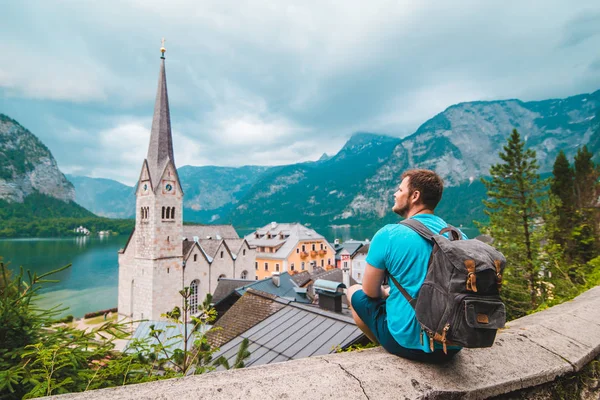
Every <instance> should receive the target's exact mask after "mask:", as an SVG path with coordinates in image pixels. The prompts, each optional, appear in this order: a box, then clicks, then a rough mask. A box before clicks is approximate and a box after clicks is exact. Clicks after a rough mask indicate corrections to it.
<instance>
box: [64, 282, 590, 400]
mask: <svg viewBox="0 0 600 400" xmlns="http://www.w3.org/2000/svg"><path fill="white" fill-rule="evenodd" d="M599 308H600V287H595V288H593V289H590V290H589V291H587V292H585V293H584V294H582V295H580V296H579V297H577V298H576V299H574V300H572V301H569V302H566V303H563V304H560V305H557V306H554V307H552V308H550V309H547V310H545V311H541V312H538V313H536V314H532V315H528V316H526V317H523V318H520V319H518V320H515V321H511V322H509V323H508V326H507V327H506V329H503V330H501V331H500V332H499V333H498V335H497V337H496V342H495V345H494V346H493V347H490V348H486V349H464V350H462V351H461V352H460V353H459V354H458V355H457V356H456V357H455V358H454V360H453V361H451V362H450V363H448V364H445V365H440V366H436V365H428V364H423V363H418V362H414V361H409V360H405V359H402V358H399V357H395V356H393V355H390V354H387V353H386V352H385V351H384V350H382V349H381V348H376V349H369V350H363V351H354V352H349V353H341V354H330V355H325V356H316V357H310V358H305V359H301V360H293V361H289V362H285V363H279V364H274V365H262V366H257V367H252V368H244V369H239V370H231V371H223V372H215V373H210V374H203V375H196V376H189V377H186V378H180V379H169V380H166V381H158V382H151V383H145V384H140V385H130V386H121V387H116V388H110V389H102V390H95V391H89V392H83V393H74V394H69V395H64V396H57V397H58V398H60V399H102V400H115V399H133V398H135V399H155V398H161V399H185V398H205V399H217V400H219V399H232V398H244V399H249V400H252V399H259V400H266V399H289V398H297V397H302V398H303V399H323V398H336V399H337V398H344V399H397V398H401V399H433V398H435V399H458V398H461V399H482V398H488V397H493V396H498V395H502V394H507V393H511V392H514V391H516V390H521V389H524V388H531V387H536V386H539V385H543V384H546V383H548V382H552V381H554V380H555V379H556V378H557V377H565V376H567V375H568V374H572V373H575V372H579V371H581V369H582V368H583V367H584V366H585V365H587V364H588V363H590V362H591V361H592V360H594V359H595V358H596V357H598V356H599V354H600V313H598V312H597V310H598V309H599ZM511 398H521V397H519V396H514V395H511Z"/></svg>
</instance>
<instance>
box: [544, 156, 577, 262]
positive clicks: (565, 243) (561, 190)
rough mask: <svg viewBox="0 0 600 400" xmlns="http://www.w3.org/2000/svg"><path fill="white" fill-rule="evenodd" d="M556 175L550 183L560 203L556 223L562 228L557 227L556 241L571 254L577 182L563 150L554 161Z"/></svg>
mask: <svg viewBox="0 0 600 400" xmlns="http://www.w3.org/2000/svg"><path fill="white" fill-rule="evenodd" d="M552 174H553V175H554V177H553V178H552V181H551V183H550V193H551V194H552V195H554V196H555V197H556V198H557V199H558V200H560V204H558V205H557V206H556V208H555V212H556V213H557V215H556V217H557V218H556V224H557V226H558V227H560V228H561V229H556V230H555V231H554V232H553V233H554V235H553V236H554V237H553V239H554V242H555V243H557V244H559V245H560V246H561V247H562V248H563V249H564V250H565V251H566V253H567V256H568V257H569V256H571V254H570V253H571V251H570V250H571V247H572V243H571V242H570V239H571V227H572V226H573V220H574V212H575V186H574V185H575V182H574V178H575V177H574V172H573V169H572V168H571V165H570V164H569V160H567V156H565V153H564V152H563V151H562V150H561V151H560V152H559V153H558V156H557V157H556V161H554V168H553V170H552Z"/></svg>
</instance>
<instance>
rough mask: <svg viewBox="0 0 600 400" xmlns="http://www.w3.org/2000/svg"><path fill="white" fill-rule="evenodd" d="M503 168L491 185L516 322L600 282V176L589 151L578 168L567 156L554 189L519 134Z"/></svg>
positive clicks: (507, 296)
mask: <svg viewBox="0 0 600 400" xmlns="http://www.w3.org/2000/svg"><path fill="white" fill-rule="evenodd" d="M500 157H501V159H502V160H503V163H501V164H498V165H494V166H492V168H491V170H490V174H491V175H492V179H491V181H486V180H484V184H485V185H486V187H487V188H488V200H485V201H484V204H485V206H486V214H488V215H489V218H490V223H489V225H483V224H481V228H482V230H484V231H486V232H487V233H489V234H491V235H492V236H493V237H494V239H495V240H496V241H495V245H496V246H497V247H498V248H499V250H501V251H502V252H503V253H504V254H505V256H506V258H507V260H508V266H507V269H506V271H505V281H504V286H503V292H504V296H503V297H504V300H505V302H506V304H507V307H508V314H509V317H510V318H515V317H519V316H521V315H524V314H526V313H529V312H532V311H537V310H540V309H544V308H547V307H550V306H552V305H554V304H558V303H560V302H562V301H565V300H568V299H571V298H573V297H575V296H577V295H578V294H579V293H581V292H582V291H584V290H586V289H589V288H590V287H592V286H595V285H598V284H600V257H598V256H599V253H600V252H599V246H598V243H597V236H598V235H597V231H598V226H599V222H600V220H599V218H598V196H599V195H600V190H599V183H598V179H599V178H600V172H599V170H598V168H597V166H596V165H594V163H593V161H592V160H593V156H592V154H591V153H590V152H589V151H587V149H586V148H585V146H584V147H583V148H582V149H579V151H578V152H577V155H576V156H575V165H574V167H571V165H570V163H569V161H568V159H567V157H566V156H565V154H564V153H563V152H562V151H561V152H560V153H559V154H558V156H557V158H556V161H555V163H554V168H553V177H552V178H551V179H550V180H549V183H550V184H549V191H548V193H547V196H546V193H545V186H546V181H545V180H542V179H540V178H539V175H537V164H536V162H535V153H534V152H532V151H531V150H526V149H525V144H524V142H522V141H521V140H520V136H519V135H518V133H517V132H516V131H513V133H512V135H511V137H510V138H509V140H508V144H507V146H505V147H504V152H501V153H500Z"/></svg>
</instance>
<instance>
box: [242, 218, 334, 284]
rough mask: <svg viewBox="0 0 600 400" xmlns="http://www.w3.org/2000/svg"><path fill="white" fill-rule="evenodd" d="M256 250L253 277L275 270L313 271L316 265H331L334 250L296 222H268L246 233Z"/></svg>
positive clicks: (318, 236)
mask: <svg viewBox="0 0 600 400" xmlns="http://www.w3.org/2000/svg"><path fill="white" fill-rule="evenodd" d="M244 239H246V242H247V243H248V245H249V246H250V247H252V248H254V249H255V250H256V262H255V265H254V267H255V279H257V280H260V279H264V278H268V277H270V276H271V275H272V274H273V273H274V272H279V273H282V272H289V273H290V274H295V273H297V272H302V271H309V272H312V271H313V270H314V269H315V268H318V267H319V268H328V267H329V268H334V267H335V250H334V249H333V247H332V246H331V244H329V242H328V241H327V240H326V239H325V237H323V236H322V235H320V234H319V233H317V232H316V231H315V230H314V229H310V228H307V227H306V226H304V225H302V224H299V223H277V222H271V223H270V224H269V225H266V226H264V227H262V228H259V229H257V230H256V231H254V232H252V233H250V234H249V235H247V236H245V238H244Z"/></svg>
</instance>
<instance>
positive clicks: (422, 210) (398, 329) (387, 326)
mask: <svg viewBox="0 0 600 400" xmlns="http://www.w3.org/2000/svg"><path fill="white" fill-rule="evenodd" d="M443 189H444V182H443V180H442V179H441V178H440V177H439V176H438V175H437V174H436V173H435V172H433V171H428V170H424V169H413V170H409V171H406V172H404V173H403V174H402V182H401V184H400V186H399V187H398V190H397V191H396V193H394V200H395V201H394V207H393V208H392V210H393V211H394V212H395V213H396V214H399V215H400V216H402V217H404V218H414V219H417V220H418V221H420V222H422V223H423V224H425V226H427V227H428V228H429V229H430V230H431V231H432V232H434V233H437V232H439V231H441V230H442V229H443V228H446V227H447V225H448V224H446V222H444V220H442V219H441V218H440V217H437V216H435V215H434V214H433V210H434V209H435V207H436V206H437V204H438V203H439V201H440V199H441V198H442V191H443ZM431 250H432V245H431V244H430V243H429V242H427V241H426V240H425V239H423V238H421V237H420V236H419V234H418V233H416V232H415V231H413V230H412V229H411V228H409V227H407V226H404V225H401V224H390V225H386V226H385V227H383V228H381V229H380V230H379V232H377V233H376V234H375V236H374V237H373V240H372V241H371V244H370V247H369V253H368V255H367V265H366V268H365V273H364V278H363V282H362V286H361V285H354V286H351V287H350V288H349V289H348V293H347V295H348V303H349V304H351V305H352V315H353V317H354V321H356V324H357V325H358V327H359V328H360V329H361V330H362V331H363V332H364V333H365V334H366V335H367V336H368V337H369V339H371V340H372V341H373V342H375V343H379V344H381V346H382V347H383V348H384V349H386V350H387V351H388V352H389V353H392V354H395V355H398V356H401V357H405V358H408V359H411V360H417V361H427V362H443V361H445V360H448V359H450V358H452V357H453V356H454V355H455V354H456V353H457V352H458V351H459V350H460V347H449V348H448V354H447V355H446V354H444V352H443V350H442V349H441V346H439V347H440V348H436V349H435V350H434V351H433V352H432V351H431V349H430V347H429V341H428V340H423V341H422V340H421V325H420V324H419V322H418V321H417V319H416V317H415V310H414V309H413V308H412V306H411V305H410V304H409V303H408V301H407V300H406V299H405V298H404V296H403V295H402V293H400V291H399V290H398V288H397V287H396V286H395V285H390V288H389V289H384V288H383V287H382V283H383V282H384V279H385V277H386V274H390V275H392V276H393V277H394V278H396V280H397V281H398V282H399V283H400V285H402V287H404V289H405V290H406V291H407V292H408V294H409V295H410V296H412V297H413V298H414V297H417V295H418V293H419V289H420V288H421V285H422V284H423V281H424V280H425V275H426V274H427V265H428V262H429V256H430V255H431ZM436 347H438V344H437V343H436Z"/></svg>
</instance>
